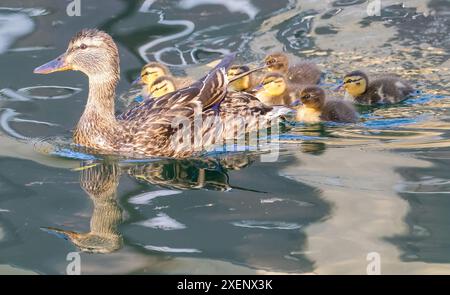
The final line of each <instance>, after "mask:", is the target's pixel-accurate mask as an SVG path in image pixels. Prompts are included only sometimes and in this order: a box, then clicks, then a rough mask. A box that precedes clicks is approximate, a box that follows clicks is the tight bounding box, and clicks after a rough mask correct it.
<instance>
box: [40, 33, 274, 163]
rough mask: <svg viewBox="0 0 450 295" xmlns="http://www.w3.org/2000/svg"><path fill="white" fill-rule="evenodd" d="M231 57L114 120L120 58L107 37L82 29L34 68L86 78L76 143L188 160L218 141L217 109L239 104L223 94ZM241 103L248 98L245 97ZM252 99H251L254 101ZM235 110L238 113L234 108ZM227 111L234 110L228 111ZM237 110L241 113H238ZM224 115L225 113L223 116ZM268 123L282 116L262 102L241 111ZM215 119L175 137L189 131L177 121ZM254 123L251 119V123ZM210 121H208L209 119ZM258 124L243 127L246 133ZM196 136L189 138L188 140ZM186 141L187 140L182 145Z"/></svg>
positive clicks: (220, 119)
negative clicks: (58, 52) (86, 91)
mask: <svg viewBox="0 0 450 295" xmlns="http://www.w3.org/2000/svg"><path fill="white" fill-rule="evenodd" d="M233 58H234V56H227V57H225V58H224V60H223V61H222V62H221V63H220V64H219V65H218V66H217V67H215V68H214V69H213V70H212V71H211V72H209V73H208V74H207V75H206V76H205V77H204V78H203V79H201V80H199V81H197V82H195V83H194V84H192V85H191V86H189V87H187V88H183V89H180V90H178V91H175V92H172V93H169V94H167V95H164V96H162V97H161V98H159V99H157V100H147V101H144V102H142V103H140V104H139V105H137V106H135V107H133V108H132V109H130V110H128V111H127V112H125V113H123V114H122V115H120V116H119V117H118V118H116V117H115V115H114V100H115V89H116V85H117V83H118V81H119V54H118V50H117V46H116V44H115V43H114V41H113V39H112V38H111V36H109V35H108V34H107V33H105V32H102V31H98V30H95V29H90V30H82V31H81V32H79V33H77V34H76V35H75V36H74V37H73V38H72V39H71V40H70V42H69V46H68V48H67V50H66V52H65V53H64V54H62V55H61V56H59V57H57V58H56V59H54V60H52V61H50V62H48V63H46V64H44V65H42V66H40V67H38V68H36V69H35V70H34V72H35V73H40V74H48V73H52V72H57V71H66V70H78V71H81V72H83V73H85V74H86V75H87V76H88V78H89V97H88V100H87V104H86V106H85V109H84V112H83V115H82V116H81V118H80V120H79V122H78V124H77V126H76V128H75V132H74V134H73V140H74V142H75V143H76V144H79V145H82V146H85V147H88V148H94V149H98V150H100V151H103V152H108V153H120V154H125V155H131V156H133V155H140V156H142V155H143V156H157V157H161V156H162V157H177V158H179V157H189V156H192V155H193V154H195V153H198V152H199V151H202V150H204V149H205V148H207V147H210V146H212V145H214V144H217V143H220V142H221V140H223V136H224V134H225V133H226V132H224V129H226V128H227V126H226V124H228V122H230V121H229V120H226V119H224V116H225V115H226V113H227V112H224V111H221V107H220V106H219V105H220V104H221V103H222V102H223V100H224V99H225V100H228V102H229V103H228V104H227V108H233V106H234V105H235V102H237V103H238V106H239V108H242V104H239V102H240V101H241V97H240V96H239V95H236V94H233V95H228V92H227V86H228V79H227V77H226V70H227V68H228V67H229V65H230V64H231V62H232V61H233ZM244 99H245V100H248V99H253V98H249V97H248V96H245V97H244ZM254 99H256V98H254ZM239 108H238V109H239ZM227 111H228V113H230V112H232V111H233V110H232V109H231V110H227ZM239 111H240V112H241V111H242V110H241V109H239ZM224 113H225V114H224ZM244 113H246V114H247V115H249V116H252V115H253V116H254V115H260V116H263V117H264V119H266V120H270V119H272V118H275V117H276V116H278V115H280V114H282V112H280V110H276V109H272V108H269V109H268V107H267V106H265V105H263V104H260V105H259V106H258V107H256V108H255V107H254V106H253V108H252V109H248V110H247V112H244ZM198 114H200V117H205V116H211V115H214V116H215V117H216V119H215V120H213V122H214V124H206V125H205V124H202V125H201V128H197V129H195V130H194V131H193V132H191V133H192V134H193V135H192V136H191V138H188V140H186V142H183V143H182V144H181V142H182V141H183V140H182V138H180V137H179V136H180V134H185V132H186V131H189V130H191V129H188V130H186V129H184V128H185V127H186V126H182V124H180V120H179V119H180V118H187V119H188V120H191V121H193V119H194V117H197V115H198ZM251 121H252V122H253V120H251ZM210 122H211V120H210ZM257 126H258V125H251V126H246V127H248V129H250V130H251V129H252V128H253V129H254V128H258V127H257ZM194 135H195V136H196V139H198V138H200V140H194V138H193V137H195V136H194ZM187 141H189V142H187Z"/></svg>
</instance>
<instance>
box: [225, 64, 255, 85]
mask: <svg viewBox="0 0 450 295" xmlns="http://www.w3.org/2000/svg"><path fill="white" fill-rule="evenodd" d="M249 71H250V67H248V66H246V65H234V66H231V67H230V69H229V70H228V72H227V76H228V79H230V80H231V79H233V78H235V77H237V76H239V75H242V74H244V73H246V72H249ZM254 84H255V83H254V78H253V75H252V74H251V73H250V74H248V75H246V76H244V77H242V78H240V79H237V80H236V81H233V82H231V83H230V86H229V88H230V89H231V90H233V91H249V90H251V89H252V88H253V87H254Z"/></svg>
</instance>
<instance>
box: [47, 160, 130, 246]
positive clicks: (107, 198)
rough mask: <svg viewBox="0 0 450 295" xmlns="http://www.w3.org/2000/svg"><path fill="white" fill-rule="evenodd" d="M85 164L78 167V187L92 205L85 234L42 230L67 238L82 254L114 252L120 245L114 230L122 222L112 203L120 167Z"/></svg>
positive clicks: (114, 198)
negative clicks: (88, 225)
mask: <svg viewBox="0 0 450 295" xmlns="http://www.w3.org/2000/svg"><path fill="white" fill-rule="evenodd" d="M85 165H86V166H82V167H81V169H82V171H81V175H80V185H81V187H82V188H83V190H84V191H85V192H86V193H87V194H88V195H89V197H90V199H91V201H92V203H93V206H94V211H93V212H92V216H91V222H90V229H89V231H88V232H84V233H79V232H74V231H68V230H63V229H58V228H52V227H47V228H43V229H44V230H47V231H49V232H52V233H55V234H56V235H59V236H62V237H63V238H65V239H68V240H69V241H71V242H72V243H73V244H74V245H75V246H76V247H77V248H78V249H79V250H80V251H83V252H88V253H110V252H114V251H117V250H119V249H120V248H121V247H122V244H123V239H122V235H121V234H120V232H119V231H118V229H117V227H118V225H119V224H120V223H121V221H122V210H121V208H120V207H119V206H118V204H117V200H116V190H117V186H118V185H119V177H120V168H119V166H118V165H117V163H111V164H109V163H101V164H100V163H95V164H92V163H86V164H85Z"/></svg>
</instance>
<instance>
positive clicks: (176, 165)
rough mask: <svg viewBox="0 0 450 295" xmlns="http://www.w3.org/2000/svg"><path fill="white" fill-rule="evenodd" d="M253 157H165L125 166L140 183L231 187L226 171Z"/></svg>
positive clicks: (202, 187)
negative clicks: (169, 158) (179, 158)
mask: <svg viewBox="0 0 450 295" xmlns="http://www.w3.org/2000/svg"><path fill="white" fill-rule="evenodd" d="M253 160H254V158H253V157H251V156H247V155H231V156H227V157H223V158H220V159H208V158H206V159H197V160H165V161H160V162H155V163H149V164H146V165H137V166H134V167H131V168H129V169H128V173H129V174H130V175H131V176H133V177H134V178H136V179H137V180H139V181H141V182H148V183H151V184H153V185H159V186H161V187H168V188H173V189H181V190H185V189H206V190H214V191H227V190H229V189H231V186H230V184H229V177H228V174H227V171H228V170H239V169H242V168H245V167H247V166H249V165H250V164H251V163H252V162H253Z"/></svg>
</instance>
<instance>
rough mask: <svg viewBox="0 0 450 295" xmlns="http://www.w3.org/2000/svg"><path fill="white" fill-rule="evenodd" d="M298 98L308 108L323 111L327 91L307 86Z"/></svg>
mask: <svg viewBox="0 0 450 295" xmlns="http://www.w3.org/2000/svg"><path fill="white" fill-rule="evenodd" d="M298 96H299V99H300V101H301V102H302V104H303V105H304V106H305V107H307V108H312V109H315V110H321V109H322V107H323V105H324V104H325V91H323V89H322V88H320V87H318V86H307V87H305V88H303V89H301V90H300V91H299V94H298Z"/></svg>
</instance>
